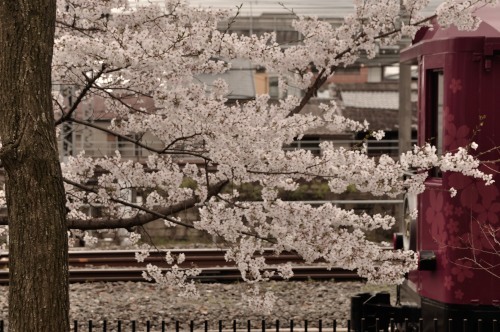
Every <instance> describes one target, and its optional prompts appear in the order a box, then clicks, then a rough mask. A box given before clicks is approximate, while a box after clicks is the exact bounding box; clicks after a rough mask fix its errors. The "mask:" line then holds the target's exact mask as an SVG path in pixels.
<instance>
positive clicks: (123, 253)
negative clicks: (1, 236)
mask: <svg viewBox="0 0 500 332" xmlns="http://www.w3.org/2000/svg"><path fill="white" fill-rule="evenodd" d="M166 252H167V250H160V251H152V252H151V253H150V256H149V257H147V258H146V259H145V260H144V262H141V263H139V262H137V260H136V259H135V253H136V250H85V251H70V252H69V265H70V276H69V278H70V282H72V283H78V282H92V281H110V282H111V281H145V279H144V277H143V275H142V274H143V271H145V270H146V265H147V264H154V265H156V266H158V267H160V268H161V270H162V272H163V273H166V272H168V271H171V269H170V267H171V265H169V264H167V262H166V260H165V255H166ZM226 252H227V250H225V249H175V250H170V253H171V255H172V256H174V257H175V256H177V255H179V254H180V253H183V254H184V255H185V260H184V262H183V263H182V264H179V267H181V268H190V267H196V268H200V269H201V273H200V274H199V275H198V276H194V277H192V278H191V279H193V280H196V281H199V282H235V281H242V277H241V274H240V272H239V270H238V269H237V268H236V267H235V264H234V262H226V260H225V258H224V256H225V254H226ZM262 256H263V257H265V259H266V262H267V263H268V264H269V265H277V264H283V263H287V262H290V263H292V264H294V266H293V272H294V276H293V277H292V278H291V280H309V279H311V280H327V279H336V280H361V278H360V277H359V276H358V275H357V274H356V272H354V271H349V270H345V269H342V268H332V269H330V270H329V269H327V267H326V266H308V265H304V264H305V262H304V261H303V260H302V258H301V257H300V256H298V255H297V254H294V253H290V252H283V253H281V254H280V255H276V254H275V253H274V251H273V250H270V249H266V250H264V252H263V253H262ZM297 264H300V265H297ZM267 270H271V271H276V268H269V269H267ZM271 279H274V280H281V279H282V278H281V277H279V276H278V275H277V274H275V275H274V276H273V277H271ZM8 280H9V272H8V254H7V252H0V284H3V285H6V284H8Z"/></svg>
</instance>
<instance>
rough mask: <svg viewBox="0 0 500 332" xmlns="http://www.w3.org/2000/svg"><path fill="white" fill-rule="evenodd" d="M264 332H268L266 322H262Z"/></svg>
mask: <svg viewBox="0 0 500 332" xmlns="http://www.w3.org/2000/svg"><path fill="white" fill-rule="evenodd" d="M262 332H266V320H265V319H263V320H262Z"/></svg>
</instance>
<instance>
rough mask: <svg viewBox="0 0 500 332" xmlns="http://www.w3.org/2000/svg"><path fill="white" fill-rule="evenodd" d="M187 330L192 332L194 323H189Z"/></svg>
mask: <svg viewBox="0 0 500 332" xmlns="http://www.w3.org/2000/svg"><path fill="white" fill-rule="evenodd" d="M189 330H190V331H191V332H193V331H194V321H191V322H190V323H189Z"/></svg>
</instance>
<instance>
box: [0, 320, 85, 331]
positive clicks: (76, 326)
mask: <svg viewBox="0 0 500 332" xmlns="http://www.w3.org/2000/svg"><path fill="white" fill-rule="evenodd" d="M2 323H3V321H0V332H3V329H2ZM73 332H78V321H77V320H74V321H73Z"/></svg>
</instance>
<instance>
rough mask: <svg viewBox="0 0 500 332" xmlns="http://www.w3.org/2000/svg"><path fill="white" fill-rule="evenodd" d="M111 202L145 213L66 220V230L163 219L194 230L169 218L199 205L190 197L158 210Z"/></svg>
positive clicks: (218, 188)
mask: <svg viewBox="0 0 500 332" xmlns="http://www.w3.org/2000/svg"><path fill="white" fill-rule="evenodd" d="M64 182H66V183H67V184H70V185H72V186H75V187H77V188H78V189H81V190H84V191H87V192H92V193H96V194H97V193H98V190H96V189H94V188H92V187H89V186H86V185H82V184H80V183H76V182H73V181H71V180H67V179H65V180H64ZM228 183H229V181H227V180H226V181H222V182H219V183H217V184H215V185H214V186H212V187H210V188H208V193H207V195H208V196H207V197H208V198H210V197H212V196H215V195H217V194H218V193H219V192H220V191H221V190H222V188H224V186H225V185H226V184H228ZM110 200H111V201H112V202H115V203H119V204H122V205H124V206H128V207H131V208H134V209H136V210H139V211H143V212H145V214H141V215H136V216H135V217H130V218H113V217H101V218H92V219H90V220H84V219H69V220H68V228H70V229H81V230H92V229H107V228H109V229H111V228H130V227H134V226H142V225H145V224H147V223H149V222H151V221H153V220H156V219H165V220H168V221H169V222H171V223H173V224H176V225H179V226H184V227H188V228H194V226H193V225H191V224H187V223H184V222H181V221H178V220H176V219H174V218H172V217H169V216H170V215H172V214H175V213H177V212H180V211H183V210H185V209H187V208H191V207H194V206H195V205H196V204H197V203H199V199H198V198H196V197H192V198H190V199H187V200H185V201H182V202H180V203H177V204H174V205H171V206H169V207H164V208H158V209H154V210H153V209H148V208H146V207H144V206H140V205H137V204H134V203H131V202H127V201H125V200H122V199H119V198H111V199H110Z"/></svg>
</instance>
